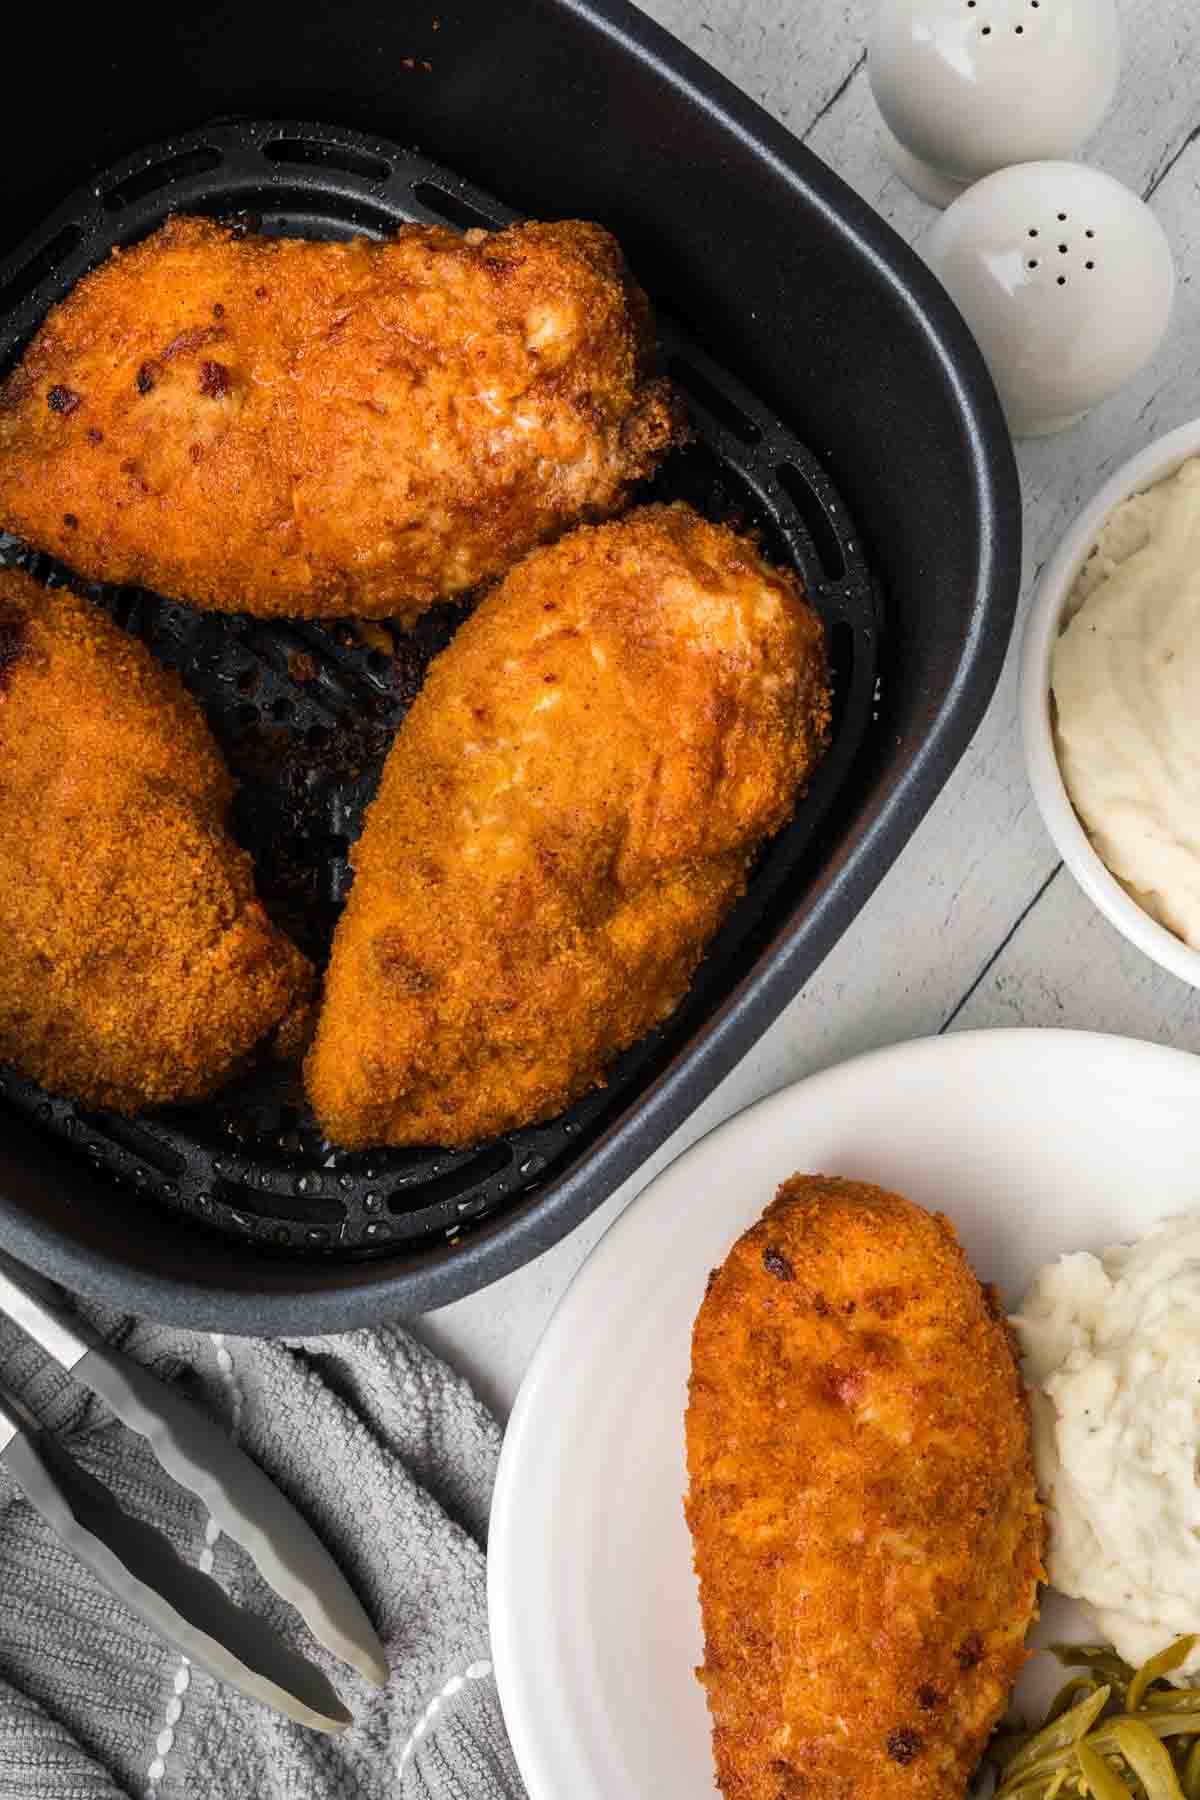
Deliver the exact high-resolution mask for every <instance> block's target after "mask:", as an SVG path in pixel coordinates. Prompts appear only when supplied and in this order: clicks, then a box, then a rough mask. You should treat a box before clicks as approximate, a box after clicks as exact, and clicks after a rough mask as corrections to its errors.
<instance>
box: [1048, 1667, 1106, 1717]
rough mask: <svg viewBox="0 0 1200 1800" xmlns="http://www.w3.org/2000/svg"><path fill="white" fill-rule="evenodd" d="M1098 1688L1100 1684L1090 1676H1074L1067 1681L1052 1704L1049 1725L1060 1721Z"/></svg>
mask: <svg viewBox="0 0 1200 1800" xmlns="http://www.w3.org/2000/svg"><path fill="white" fill-rule="evenodd" d="M1098 1686H1099V1683H1098V1682H1096V1681H1093V1680H1092V1677H1091V1676H1090V1675H1073V1676H1072V1677H1071V1679H1070V1681H1065V1682H1064V1683H1063V1685H1062V1686H1061V1687H1060V1688H1059V1690H1058V1692H1057V1694H1055V1696H1054V1699H1053V1700H1052V1702H1051V1704H1050V1710H1049V1712H1048V1713H1047V1714H1046V1723H1047V1725H1051V1724H1053V1722H1054V1720H1055V1719H1060V1718H1061V1717H1062V1715H1063V1713H1065V1712H1066V1711H1067V1709H1068V1708H1069V1707H1071V1706H1073V1705H1074V1704H1075V1703H1076V1701H1077V1700H1078V1699H1082V1698H1083V1696H1084V1695H1085V1694H1094V1693H1095V1692H1096V1689H1097V1687H1098Z"/></svg>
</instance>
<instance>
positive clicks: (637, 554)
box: [306, 505, 829, 1146]
mask: <svg viewBox="0 0 1200 1800" xmlns="http://www.w3.org/2000/svg"><path fill="white" fill-rule="evenodd" d="M828 719H829V695H828V689H827V684H826V672H825V655H824V642H823V633H822V627H821V624H820V621H819V619H818V618H817V615H816V614H815V613H814V612H813V610H812V609H811V607H810V606H809V605H808V604H807V602H806V601H805V600H804V598H803V596H802V594H801V591H800V588H799V585H798V583H797V582H796V580H795V579H794V578H793V577H792V576H791V575H789V574H786V573H784V572H782V571H781V570H778V569H775V568H772V567H771V566H770V565H769V564H767V563H766V562H764V561H763V559H762V557H761V556H760V555H759V554H758V552H757V550H756V549H755V547H754V545H753V544H752V543H750V542H748V541H747V540H746V539H744V538H740V537H737V536H735V534H734V533H733V532H731V531H728V530H726V529H724V528H722V527H718V526H714V525H709V524H707V523H706V522H705V521H704V520H703V519H701V518H700V517H699V515H698V514H696V513H694V512H693V511H691V509H690V508H688V507H686V506H682V505H680V506H672V507H663V506H654V507H646V508H644V509H642V510H641V511H637V512H633V513H630V514H629V515H628V517H626V518H624V519H622V520H621V521H620V522H619V523H616V524H609V525H602V526H596V527H585V528H583V529H580V530H578V531H575V532H573V533H571V534H570V535H569V536H568V537H566V538H564V539H563V540H562V541H561V542H560V543H558V544H557V545H555V546H553V547H552V548H549V549H544V550H539V551H535V552H534V553H533V554H532V555H531V556H529V557H527V558H526V560H525V561H524V562H523V563H521V564H520V565H519V567H518V568H516V569H515V570H514V571H513V572H512V573H511V574H510V575H509V576H508V578H507V579H506V580H505V581H504V582H503V584H502V585H501V586H500V587H499V588H498V589H497V590H496V591H495V592H494V593H493V594H491V595H490V596H489V598H488V599H487V600H485V601H484V603H483V604H482V606H480V608H479V609H478V611H477V612H476V613H475V614H474V615H473V616H472V617H471V618H470V619H469V620H468V621H467V623H466V624H465V625H464V626H463V627H462V629H461V630H460V631H459V633H458V636H457V637H456V638H455V639H454V641H453V643H452V644H451V645H450V647H449V648H448V649H447V650H445V651H443V653H442V654H441V656H439V657H438V658H437V659H436V660H435V662H434V663H433V665H432V667H431V668H430V671H429V675H428V678H427V680H426V683H425V687H424V689H423V691H422V692H421V694H420V695H419V697H418V698H417V701H416V703H415V705H414V706H413V708H412V711H411V712H410V713H409V715H408V718H407V719H406V721H405V723H404V725H403V726H402V728H401V730H400V734H399V736H398V738H397V741H396V743H395V746H394V747H393V749H392V751H391V755H390V757H389V760H388V762H387V764H386V766H385V769H384V774H383V780H382V784H381V788H380V792H379V796H378V798H377V799H376V801H375V803H374V805H373V806H372V808H371V810H370V812H369V814H368V817H367V822H366V827H365V829H364V832H363V835H362V838H361V840H360V842H359V844H358V846H357V848H356V850H355V852H354V866H355V870H356V875H355V882H354V888H353V891H352V893H351V896H350V900H349V903H348V906H347V908H346V912H345V914H344V916H343V918H342V921H341V924H340V926H339V928H338V932H337V936H336V939H335V941H334V947H333V960H332V964H331V967H330V971H329V978H328V982H327V986H326V994H325V1003H324V1008H323V1011H322V1014H321V1018H320V1022H319V1025H318V1031H317V1037H316V1042H315V1045H314V1048H313V1050H312V1052H311V1053H310V1055H309V1058H308V1062H307V1065H306V1076H307V1084H308V1091H309V1095H310V1098H311V1100H312V1103H313V1106H314V1108H315V1109H316V1113H317V1116H318V1118H319V1119H320V1121H321V1124H322V1125H323V1127H324V1129H325V1130H326V1132H327V1133H328V1134H329V1135H330V1136H331V1137H332V1138H334V1139H336V1140H337V1141H338V1142H339V1143H342V1144H346V1145H352V1146H353V1145H366V1144H381V1143H390V1144H410V1143H411V1144H451V1145H465V1144H472V1143H475V1142H477V1141H478V1140H480V1139H483V1138H489V1137H492V1136H494V1135H495V1134H496V1133H498V1132H502V1131H507V1130H509V1129H510V1128H512V1127H514V1126H518V1125H524V1124H526V1123H528V1122H529V1121H531V1120H535V1119H544V1118H549V1117H552V1116H553V1115H554V1114H556V1113H559V1112H561V1111H562V1109H563V1108H564V1107H565V1106H567V1105H568V1104H569V1103H570V1102H571V1101H572V1100H574V1099H575V1098H576V1097H577V1096H578V1095H579V1094H581V1093H582V1092H583V1091H584V1089H586V1088H587V1087H588V1086H589V1085H590V1084H592V1083H594V1082H596V1081H599V1080H600V1079H601V1077H602V1073H603V1070H604V1066H605V1064H606V1063H607V1062H608V1061H609V1059H610V1058H611V1057H613V1056H614V1055H615V1054H616V1053H617V1052H618V1051H619V1050H621V1049H623V1048H624V1047H625V1046H626V1045H627V1044H630V1043H632V1042H633V1041H634V1039H635V1038H638V1037H641V1036H642V1035H643V1033H645V1032H646V1031H647V1030H648V1029H649V1028H650V1027H651V1026H652V1025H654V1024H656V1023H657V1022H658V1021H659V1020H660V1019H662V1018H664V1017H665V1016H666V1014H667V1013H669V1012H670V1011H671V1009H672V1007H674V1006H675V1004H676V1003H677V1001H678V1000H679V998H680V996H681V995H682V994H683V992H684V990H685V989H686V987H687V985H688V982H689V981H690V979H691V976H692V971H693V970H694V968H695V966H696V963H697V961H698V960H699V958H700V956H701V954H702V952H703V950H704V947H705V945H706V944H707V942H708V940H709V938H710V937H711V936H712V934H713V932H714V931H715V930H716V928H717V926H718V925H719V924H720V923H721V920H722V919H723V918H724V916H725V914H726V912H727V910H728V908H729V907H730V905H731V904H732V902H733V900H734V899H735V897H736V896H737V895H738V894H739V893H740V892H741V890H742V886H743V883H744V881H745V876H746V868H747V865H748V863H749V861H750V858H751V857H752V855H753V854H754V851H755V850H756V849H757V847H758V846H759V844H760V843H761V842H762V840H763V839H764V838H765V837H767V836H769V835H770V834H771V833H772V832H774V831H777V830H778V829H779V828H780V826H781V825H783V824H784V822H785V821H786V820H787V819H788V817H789V816H790V814H791V812H792V808H793V806H794V804H795V801H796V797H797V794H798V792H800V791H801V790H802V788H803V786H804V783H805V781H806V779H807V777H808V775H809V773H810V771H811V770H812V768H813V766H814V764H815V763H816V761H817V758H818V757H819V756H820V753H821V750H822V747H823V745H824V742H825V737H826V731H827V726H828Z"/></svg>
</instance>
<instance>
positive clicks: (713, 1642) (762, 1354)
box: [687, 1175, 1043, 1800]
mask: <svg viewBox="0 0 1200 1800" xmlns="http://www.w3.org/2000/svg"><path fill="white" fill-rule="evenodd" d="M687 1449H688V1472H689V1477H690V1488H689V1493H688V1500H687V1514H688V1522H689V1524H690V1526H691V1530H692V1538H693V1543H694V1548H695V1558H696V1570H697V1574H698V1576H699V1580H700V1598H701V1606H702V1609H703V1614H704V1631H705V1660H704V1666H703V1668H702V1669H701V1670H699V1671H698V1673H699V1675H700V1678H701V1680H702V1681H703V1683H704V1686H705V1689H706V1692H707V1696H708V1702H709V1708H710V1711H711V1713H712V1718H713V1746H714V1754H715V1758H716V1765H717V1780H718V1785H719V1786H720V1788H721V1790H722V1792H723V1793H724V1795H725V1796H726V1800H793V1797H794V1796H795V1797H800V1800H962V1796H963V1794H964V1792H965V1790H966V1786H967V1782H968V1780H969V1778H970V1775H971V1773H972V1771H973V1769H974V1768H975V1765H976V1764H977V1762H978V1760H979V1758H980V1756H981V1754H982V1752H983V1749H984V1747H985V1745H986V1742H987V1739H988V1735H989V1733H990V1731H991V1729H992V1727H993V1725H994V1724H995V1722H996V1720H997V1719H998V1717H999V1716H1000V1713H1001V1712H1002V1710H1003V1708H1004V1706H1005V1704H1006V1702H1007V1699H1008V1695H1009V1692H1010V1690H1011V1687H1012V1684H1013V1682H1014V1680H1015V1679H1016V1676H1017V1673H1018V1671H1019V1670H1020V1668H1021V1665H1022V1663H1023V1661H1024V1655H1025V1653H1024V1651H1023V1648H1022V1645H1023V1642H1024V1638H1025V1633H1026V1630H1027V1628H1028V1626H1029V1624H1030V1622H1031V1620H1032V1619H1033V1618H1034V1617H1035V1614H1036V1599H1037V1583H1038V1581H1039V1579H1040V1578H1041V1577H1042V1574H1043V1571H1042V1568H1041V1553H1042V1546H1043V1523H1042V1516H1041V1510H1040V1508H1039V1505H1038V1501H1037V1494H1036V1490H1035V1486H1034V1476H1033V1465H1032V1459H1031V1452H1030V1441H1029V1414H1028V1403H1027V1400H1026V1396H1025V1393H1024V1390H1023V1388H1022V1386H1021V1380H1020V1375H1019V1372H1018V1367H1017V1360H1016V1355H1015V1351H1014V1348H1013V1344H1012V1340H1011V1337H1010V1334H1009V1331H1008V1327H1007V1325H1006V1323H1005V1320H1004V1317H1003V1313H1002V1312H1001V1310H1000V1307H999V1304H998V1302H997V1301H996V1298H995V1296H994V1295H993V1294H991V1293H989V1292H986V1291H985V1290H984V1289H982V1288H981V1287H980V1285H979V1283H978V1281H977V1280H976V1279H975V1276H974V1275H973V1273H972V1271H971V1268H970V1265H969V1264H968V1262H967V1260H966V1257H965V1256H964V1255H963V1252H962V1250H961V1249H960V1248H959V1245H958V1242H957V1240H956V1238H955V1236H954V1232H953V1230H952V1228H951V1226H950V1225H949V1223H948V1222H947V1221H946V1220H945V1219H944V1218H942V1217H941V1216H940V1215H935V1214H930V1213H927V1212H925V1211H923V1210H922V1209H921V1208H920V1207H918V1206H914V1205H913V1204H912V1203H911V1202H910V1201H908V1200H904V1199H902V1198H901V1196H900V1195H898V1194H889V1193H885V1192H884V1191H883V1190H882V1189H880V1188H875V1187H869V1186H867V1185H865V1184H863V1183H860V1182H853V1181H839V1180H834V1179H829V1178H826V1177H823V1176H800V1175H797V1176H794V1177H793V1178H792V1180H791V1181H788V1182H785V1183H784V1185H783V1187H782V1188H781V1189H780V1190H779V1193H778V1195H777V1197H776V1199H775V1200H774V1201H773V1202H772V1204H771V1205H770V1206H769V1207H768V1209H767V1211H766V1213H765V1215H764V1217H763V1218H762V1219H761V1220H760V1222H759V1223H758V1224H757V1225H755V1226H754V1227H753V1228H752V1229H751V1230H750V1231H748V1232H747V1233H746V1234H745V1236H744V1237H742V1238H740V1239H739V1240H738V1242H737V1243H736V1244H735V1245H734V1247H733V1249H732V1250H731V1251H730V1253H729V1255H728V1257H727V1258H726V1260H725V1262H724V1263H723V1264H722V1266H721V1268H720V1269H718V1270H717V1271H716V1272H715V1273H714V1274H713V1276H712V1277H711V1279H710V1282H709V1287H708V1292H707V1293H706V1295H705V1298H704V1302H703V1304H702V1306H701V1308H700V1312H699V1315H698V1316H697V1319H696V1325H695V1331H694V1334H693V1340H692V1376H691V1384H690V1390H689V1400H688V1410H687Z"/></svg>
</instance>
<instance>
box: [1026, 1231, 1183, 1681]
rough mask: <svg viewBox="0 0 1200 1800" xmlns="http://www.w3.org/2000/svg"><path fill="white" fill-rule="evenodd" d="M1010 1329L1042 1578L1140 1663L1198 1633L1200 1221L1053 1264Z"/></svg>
mask: <svg viewBox="0 0 1200 1800" xmlns="http://www.w3.org/2000/svg"><path fill="white" fill-rule="evenodd" d="M1013 1325H1014V1328H1015V1330H1016V1333H1017V1337H1018V1340H1019V1342H1020V1346H1021V1349H1022V1352H1023V1354H1024V1361H1025V1369H1024V1372H1025V1378H1026V1380H1027V1382H1028V1383H1029V1386H1030V1388H1031V1390H1032V1405H1033V1442H1034V1461H1035V1464H1036V1468H1037V1477H1038V1487H1039V1488H1040V1490H1041V1494H1042V1498H1043V1500H1044V1501H1045V1503H1046V1507H1047V1514H1048V1520H1049V1526H1050V1544H1049V1552H1048V1556H1047V1568H1048V1572H1049V1576H1050V1580H1051V1582H1052V1583H1053V1585H1054V1586H1055V1587H1056V1588H1058V1590H1059V1591H1060V1593H1064V1594H1070V1595H1072V1596H1073V1597H1074V1598H1076V1599H1079V1600H1082V1601H1084V1602H1085V1603H1086V1605H1087V1606H1088V1608H1089V1610H1090V1611H1091V1613H1092V1614H1093V1616H1094V1618H1095V1621H1096V1626H1097V1629H1098V1630H1099V1631H1100V1633H1101V1634H1102V1636H1103V1637H1104V1639H1105V1640H1106V1641H1107V1642H1108V1643H1111V1644H1112V1645H1113V1646H1114V1647H1115V1648H1116V1650H1117V1652H1118V1654H1119V1655H1121V1656H1122V1657H1124V1659H1125V1661H1126V1662H1128V1663H1131V1664H1133V1665H1134V1666H1135V1667H1136V1666H1137V1665H1139V1664H1140V1663H1142V1662H1144V1661H1145V1660H1146V1659H1147V1658H1148V1657H1151V1656H1153V1655H1155V1654H1156V1653H1157V1652H1158V1651H1160V1650H1161V1649H1162V1648H1163V1646H1164V1645H1165V1644H1168V1643H1170V1642H1171V1640H1172V1639H1173V1638H1176V1637H1180V1636H1182V1635H1183V1634H1184V1633H1186V1632H1194V1631H1200V1484H1198V1481H1197V1456H1198V1453H1200V1217H1189V1218H1185V1219H1176V1220H1173V1221H1172V1222H1171V1223H1170V1224H1168V1225H1164V1226H1162V1227H1160V1228H1159V1229H1158V1230H1157V1231H1154V1232H1152V1233H1151V1234H1150V1236H1148V1237H1146V1238H1143V1239H1142V1241H1141V1242H1140V1243H1138V1244H1134V1245H1132V1246H1118V1247H1116V1248H1113V1249H1110V1250H1104V1251H1102V1252H1101V1254H1100V1255H1099V1256H1090V1255H1086V1254H1078V1255H1073V1256H1064V1257H1062V1258H1061V1259H1060V1260H1059V1261H1058V1262H1055V1263H1050V1264H1048V1265H1047V1266H1046V1267H1045V1268H1044V1269H1042V1270H1041V1271H1040V1273H1039V1274H1038V1276H1037V1278H1036V1280H1035V1281H1034V1283H1033V1286H1032V1287H1031V1289H1030V1291H1029V1293H1028V1294H1027V1295H1026V1297H1025V1300H1024V1303H1023V1305H1022V1307H1021V1311H1020V1313H1019V1314H1018V1316H1017V1317H1016V1318H1015V1319H1014V1320H1013ZM1197 1676H1200V1647H1198V1648H1197V1650H1195V1651H1193V1653H1192V1655H1191V1657H1190V1658H1189V1659H1188V1661H1187V1662H1186V1663H1185V1664H1183V1665H1182V1667H1181V1668H1180V1669H1178V1670H1176V1671H1175V1673H1174V1674H1173V1676H1172V1680H1175V1681H1188V1680H1191V1679H1195V1678H1196V1677H1197Z"/></svg>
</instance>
